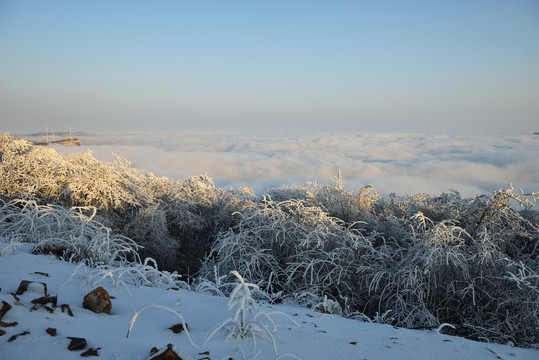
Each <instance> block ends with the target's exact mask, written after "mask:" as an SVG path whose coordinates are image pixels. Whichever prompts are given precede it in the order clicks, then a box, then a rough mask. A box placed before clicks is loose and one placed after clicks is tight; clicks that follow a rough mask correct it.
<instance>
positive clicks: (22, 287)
mask: <svg viewBox="0 0 539 360" xmlns="http://www.w3.org/2000/svg"><path fill="white" fill-rule="evenodd" d="M38 286H39V287H40V288H43V295H44V296H47V284H45V283H43V282H38V281H28V280H22V281H21V282H20V284H19V287H18V288H17V291H16V292H15V294H17V295H22V294H24V293H25V292H26V291H27V290H28V287H30V288H31V289H36V290H37V287H38ZM38 291H39V290H38Z"/></svg>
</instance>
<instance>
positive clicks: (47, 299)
mask: <svg viewBox="0 0 539 360" xmlns="http://www.w3.org/2000/svg"><path fill="white" fill-rule="evenodd" d="M57 301H58V297H57V296H42V297H40V298H37V299H34V300H32V301H31V303H32V304H43V305H45V304H48V303H51V304H52V306H56V302H57Z"/></svg>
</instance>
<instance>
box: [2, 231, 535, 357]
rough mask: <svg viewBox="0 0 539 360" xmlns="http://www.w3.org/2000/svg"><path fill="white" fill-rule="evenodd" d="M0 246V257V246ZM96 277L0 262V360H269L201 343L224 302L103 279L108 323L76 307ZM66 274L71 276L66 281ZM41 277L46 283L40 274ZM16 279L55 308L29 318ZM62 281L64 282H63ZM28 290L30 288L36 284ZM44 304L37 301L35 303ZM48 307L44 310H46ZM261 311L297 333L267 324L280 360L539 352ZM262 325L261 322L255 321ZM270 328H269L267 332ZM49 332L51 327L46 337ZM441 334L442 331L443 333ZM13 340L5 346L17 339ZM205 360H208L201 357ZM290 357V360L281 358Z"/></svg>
mask: <svg viewBox="0 0 539 360" xmlns="http://www.w3.org/2000/svg"><path fill="white" fill-rule="evenodd" d="M7 245H8V244H6V243H5V242H0V249H2V248H3V247H5V246H7ZM98 272H99V270H97V269H93V268H89V267H86V268H85V270H84V271H82V270H80V269H78V268H77V265H76V264H72V263H68V262H63V261H59V260H57V259H55V258H54V257H53V256H50V255H31V254H30V253H29V248H28V247H24V246H21V247H17V248H16V251H10V252H9V253H7V254H6V253H2V256H0V288H1V291H0V303H1V302H2V301H5V302H6V303H8V304H10V305H11V309H10V310H8V311H7V312H6V313H5V315H4V316H3V318H2V321H3V322H5V323H12V322H17V325H16V326H11V327H1V328H0V329H3V330H5V331H6V334H4V335H3V336H0V358H1V359H20V358H25V359H43V358H51V359H80V354H81V353H82V352H83V351H85V350H87V349H88V348H94V349H99V350H98V353H99V358H101V359H146V358H148V356H150V350H151V349H152V348H153V347H156V348H157V349H163V348H166V347H167V344H173V348H174V349H177V351H178V352H181V353H182V354H184V356H186V357H187V356H191V357H192V358H197V359H200V358H205V357H206V356H207V357H209V358H210V359H228V358H229V357H231V358H233V359H242V358H245V359H251V358H255V357H256V359H260V360H263V359H275V358H276V356H275V353H274V347H273V346H274V345H273V344H272V342H271V341H268V340H267V339H264V338H262V337H261V338H258V339H256V345H255V347H254V348H253V339H251V338H243V339H228V340H227V334H226V332H225V331H218V332H216V333H215V334H214V335H213V336H212V337H211V339H210V341H208V342H207V343H206V344H205V345H202V344H204V340H205V339H206V338H207V336H208V331H210V330H211V329H212V328H213V327H214V326H215V325H216V324H219V323H220V322H223V321H226V319H228V318H230V317H232V316H233V315H234V314H233V311H234V310H233V309H231V310H228V309H227V302H228V299H227V298H224V297H218V296H211V295H207V294H201V293H196V292H192V291H188V290H185V289H179V290H174V289H166V288H153V287H146V286H135V285H132V284H130V283H128V282H127V281H126V283H125V286H121V287H118V286H114V279H111V278H110V277H104V278H102V280H101V282H100V284H99V285H100V286H103V287H104V288H105V289H107V291H108V292H109V294H110V295H111V296H112V297H113V299H112V311H111V314H110V315H107V314H95V313H93V312H92V311H90V310H87V309H84V308H83V307H82V301H83V297H84V295H85V294H87V293H88V292H89V291H91V290H93V288H92V286H94V285H95V282H94V281H91V279H92V277H94V276H95V275H96V274H98ZM73 273H74V275H73ZM46 275H48V276H46ZM22 280H28V281H34V282H36V283H41V282H43V283H46V284H47V291H48V293H49V295H51V296H57V297H58V305H57V306H56V307H55V308H54V312H53V313H50V312H49V311H48V310H47V309H45V308H38V309H37V310H31V308H32V305H33V304H32V303H31V300H32V299H34V298H36V297H38V295H36V293H25V294H23V295H21V296H19V297H18V298H19V301H17V300H16V298H15V297H14V296H13V295H12V294H11V293H14V292H15V291H16V290H17V287H18V285H19V283H20V282H21V281H22ZM68 280H69V281H68ZM34 284H35V283H34ZM39 296H42V295H39ZM62 304H68V305H69V306H70V308H71V310H72V311H73V317H71V316H69V315H68V313H67V312H62V311H61V309H60V306H61V305H62ZM49 305H50V304H49ZM147 305H158V306H155V307H148V308H147V309H145V311H142V312H140V314H138V317H137V320H136V323H135V324H134V326H133V328H132V329H131V332H130V335H129V337H128V338H127V337H126V333H127V330H128V328H129V325H130V322H131V319H132V318H133V315H134V314H135V313H136V312H137V310H140V309H141V308H142V307H144V306H147ZM160 307H166V308H169V309H172V310H173V311H175V312H177V313H180V314H181V315H182V317H183V319H185V322H186V323H187V327H188V331H189V335H190V336H191V337H192V340H193V343H194V344H192V343H191V342H190V341H189V338H188V337H187V335H186V333H185V331H184V332H180V333H178V334H175V333H174V332H172V331H171V330H170V329H169V328H170V327H171V326H173V325H176V324H177V323H179V322H180V320H179V318H178V317H177V316H175V315H174V314H171V312H169V311H163V309H160ZM257 309H258V310H260V311H264V312H265V313H272V312H276V311H278V312H282V313H284V314H286V315H287V316H289V317H290V318H292V319H294V320H295V321H296V322H297V323H298V324H300V327H297V326H295V325H293V323H291V322H290V321H289V320H288V319H286V318H285V317H279V316H275V317H273V320H274V321H275V324H276V326H277V331H276V332H275V333H273V334H272V336H273V337H274V339H275V346H276V348H277V352H278V354H279V355H282V356H280V357H278V358H280V359H293V358H301V359H413V360H421V359H472V358H473V359H475V360H482V359H496V358H503V359H534V360H535V359H538V358H539V350H537V349H523V348H516V347H511V346H509V345H499V344H489V343H481V342H475V341H471V340H467V339H464V338H459V337H455V336H448V335H443V334H441V333H439V332H438V331H437V330H433V331H419V330H409V329H403V328H395V327H393V326H390V325H382V324H373V323H366V322H361V321H357V320H351V319H346V318H343V317H340V316H337V315H331V316H329V315H327V314H321V313H318V312H315V311H312V310H309V309H306V308H302V307H298V306H293V305H289V304H279V305H270V304H268V303H266V302H259V303H257ZM261 321H262V320H261ZM268 325H269V324H268ZM47 328H56V329H57V333H56V335H55V336H51V335H49V334H47V333H46V332H45V330H46V329H47ZM441 331H443V329H441ZM24 332H29V334H26V335H20V336H18V337H17V338H16V339H15V340H13V341H11V342H9V341H8V340H9V339H10V338H11V337H12V336H13V335H17V334H20V333H24ZM67 337H79V338H85V339H86V341H87V346H86V348H85V349H84V350H81V351H69V350H68V349H67V346H68V345H69V343H70V340H69V339H68V338H67ZM206 352H209V355H206ZM285 354H288V355H285Z"/></svg>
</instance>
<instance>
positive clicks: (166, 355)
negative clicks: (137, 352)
mask: <svg viewBox="0 0 539 360" xmlns="http://www.w3.org/2000/svg"><path fill="white" fill-rule="evenodd" d="M148 360H182V358H181V357H180V356H179V355H178V354H176V352H175V351H174V349H173V346H172V344H168V345H167V348H166V349H162V350H159V351H158V352H156V353H154V354H152V355H150V357H149V358H148Z"/></svg>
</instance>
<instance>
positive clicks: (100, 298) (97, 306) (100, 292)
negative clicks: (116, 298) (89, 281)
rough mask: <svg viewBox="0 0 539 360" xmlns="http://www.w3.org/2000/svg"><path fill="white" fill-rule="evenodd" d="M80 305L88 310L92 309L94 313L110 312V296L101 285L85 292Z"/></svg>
mask: <svg viewBox="0 0 539 360" xmlns="http://www.w3.org/2000/svg"><path fill="white" fill-rule="evenodd" d="M82 307H84V308H85V309H88V310H92V311H93V312H95V313H98V314H99V313H106V314H110V309H111V308H112V303H111V302H110V296H109V293H108V292H107V290H105V289H103V288H102V287H101V286H100V287H98V288H96V289H94V290H93V291H91V292H89V293H88V294H86V296H85V297H84V302H83V303H82Z"/></svg>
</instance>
